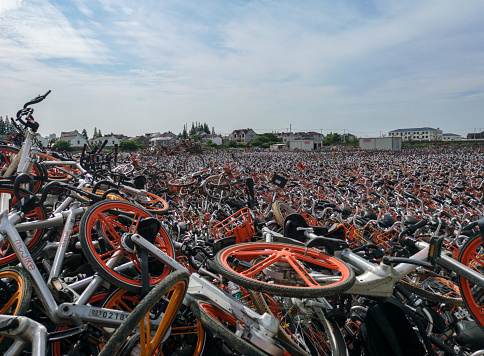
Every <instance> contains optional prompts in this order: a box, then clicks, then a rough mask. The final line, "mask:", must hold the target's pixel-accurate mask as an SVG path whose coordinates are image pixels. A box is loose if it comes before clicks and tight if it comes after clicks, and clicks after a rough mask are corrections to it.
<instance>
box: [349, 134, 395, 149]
mask: <svg viewBox="0 0 484 356" xmlns="http://www.w3.org/2000/svg"><path fill="white" fill-rule="evenodd" d="M359 144H360V148H361V149H362V150H384V151H397V150H401V149H402V138H401V137H365V138H363V137H361V138H360V139H359Z"/></svg>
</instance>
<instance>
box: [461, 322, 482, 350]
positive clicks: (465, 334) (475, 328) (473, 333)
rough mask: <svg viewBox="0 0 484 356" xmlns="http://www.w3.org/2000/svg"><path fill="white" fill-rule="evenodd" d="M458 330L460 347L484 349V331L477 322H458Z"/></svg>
mask: <svg viewBox="0 0 484 356" xmlns="http://www.w3.org/2000/svg"><path fill="white" fill-rule="evenodd" d="M456 329H457V330H456V332H457V338H456V341H457V343H458V344H459V345H461V346H465V347H468V348H470V349H471V350H481V349H484V331H483V330H481V328H480V327H479V325H477V323H476V322H475V321H470V320H461V321H459V322H457V327H456Z"/></svg>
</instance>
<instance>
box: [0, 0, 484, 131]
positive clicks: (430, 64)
mask: <svg viewBox="0 0 484 356" xmlns="http://www.w3.org/2000/svg"><path fill="white" fill-rule="evenodd" d="M483 19H484V2H483V1H481V0H479V1H473V0H466V1H454V0H452V1H446V0H435V1H404V0H395V1H388V0H381V1H364V0H352V1H350V0H340V1H334V0H326V1H323V0H315V1H305V0H299V1H284V0H277V1H276V0H274V1H236V0H234V1H232V0H219V1H216V0H193V1H181V0H179V1H174V0H173V1H172V0H163V1H161V0H151V1H149V0H136V1H132V0H130V1H127V0H72V1H65V0H57V1H48V0H24V1H22V0H0V115H1V116H3V117H5V115H7V116H9V117H11V116H14V115H15V113H16V112H17V110H18V109H20V108H21V106H22V105H23V104H24V103H25V102H26V101H28V100H29V99H31V98H33V97H35V96H36V95H37V94H43V93H45V92H46V91H47V90H49V89H50V90H52V93H51V94H50V95H49V97H48V98H47V99H46V100H45V101H44V102H42V103H40V104H37V105H36V106H35V113H34V117H35V118H36V120H37V121H38V122H39V123H40V129H39V131H40V132H41V133H42V134H43V135H47V134H50V133H56V134H57V135H59V134H60V132H61V131H70V130H74V129H77V130H78V131H79V132H81V131H82V130H83V129H86V130H87V132H88V134H89V136H91V135H92V134H93V131H94V127H97V129H98V130H101V131H102V133H103V134H106V133H110V132H114V133H123V134H125V135H128V136H134V135H138V134H144V133H147V132H156V131H160V132H164V131H168V130H171V131H173V132H174V133H179V132H180V131H181V130H182V129H183V125H184V124H185V123H188V126H189V127H190V126H191V123H192V122H195V121H198V122H206V123H207V124H208V125H209V127H210V128H211V127H214V128H215V131H216V132H217V133H219V132H220V133H225V134H226V133H229V132H231V131H232V130H234V129H239V128H253V129H254V130H255V131H256V132H258V133H263V132H271V131H288V130H289V128H290V127H291V128H292V131H309V130H311V131H318V132H323V133H325V134H326V133H328V132H330V131H332V132H340V133H343V132H350V133H353V134H355V135H357V136H363V137H365V136H367V137H368V136H369V137H372V136H379V135H380V133H388V131H390V130H395V129H398V128H409V127H422V126H429V127H434V128H440V129H442V130H443V131H444V132H451V133H457V134H460V135H462V136H466V134H467V133H468V132H474V131H475V130H477V131H479V130H484V120H483V116H484V95H483V93H484V21H483Z"/></svg>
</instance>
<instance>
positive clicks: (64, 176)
mask: <svg viewBox="0 0 484 356" xmlns="http://www.w3.org/2000/svg"><path fill="white" fill-rule="evenodd" d="M37 156H38V157H39V158H40V160H41V163H42V161H60V160H59V159H58V158H55V157H52V156H49V155H47V154H45V153H41V152H39V153H37ZM43 167H44V169H45V171H46V173H47V180H49V181H56V182H69V181H70V180H72V179H73V178H74V176H75V173H74V172H73V170H72V168H71V166H66V165H62V163H59V165H58V166H57V167H54V166H46V165H43ZM59 168H62V170H59ZM70 173H72V174H70ZM79 173H80V172H79Z"/></svg>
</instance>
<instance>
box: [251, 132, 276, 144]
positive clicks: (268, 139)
mask: <svg viewBox="0 0 484 356" xmlns="http://www.w3.org/2000/svg"><path fill="white" fill-rule="evenodd" d="M277 142H281V140H280V139H279V138H278V137H277V136H276V135H274V134H273V133H270V132H267V133H265V134H263V135H260V136H257V137H256V139H255V140H254V141H252V143H251V145H252V146H263V144H264V143H268V144H269V145H270V144H271V143H277Z"/></svg>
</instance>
